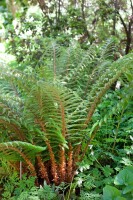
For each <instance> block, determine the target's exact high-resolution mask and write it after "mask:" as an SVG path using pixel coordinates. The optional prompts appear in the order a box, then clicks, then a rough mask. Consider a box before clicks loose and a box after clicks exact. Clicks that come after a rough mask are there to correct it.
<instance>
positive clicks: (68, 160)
mask: <svg viewBox="0 0 133 200" xmlns="http://www.w3.org/2000/svg"><path fill="white" fill-rule="evenodd" d="M105 46H106V47H108V46H109V45H108V44H107V45H105ZM110 46H111V51H112V50H113V48H112V43H111V45H110ZM75 48H77V47H75ZM52 49H53V52H56V51H57V53H56V55H58V56H60V55H61V52H60V50H59V51H58V48H57V49H56V45H55V44H53V46H52ZM103 49H104V52H103V54H102V55H101V59H100V58H99V59H97V53H95V48H91V49H90V50H88V52H87V54H86V55H85V56H84V52H83V51H82V50H81V49H80V50H79V52H80V53H81V55H83V59H82V60H81V62H80V63H79V65H78V67H77V69H76V68H74V70H72V67H73V66H72V65H69V70H68V74H67V75H66V78H65V80H67V78H68V77H70V79H69V81H70V82H68V83H67V84H66V85H67V86H70V87H69V88H68V87H65V86H64V83H63V84H61V83H59V81H56V80H55V81H54V83H52V82H51V83H50V82H47V81H45V80H43V76H42V68H40V69H37V70H36V69H34V70H32V71H31V73H29V72H28V71H25V72H21V71H19V70H16V71H15V70H14V71H13V70H11V69H10V70H8V69H7V70H6V69H4V70H3V69H2V68H1V74H0V92H1V94H2V95H1V97H0V134H1V136H2V135H3V134H5V136H2V137H1V143H0V149H1V152H0V155H1V156H4V157H5V158H7V160H10V161H11V164H12V160H14V162H15V161H16V163H17V161H19V160H22V161H23V163H24V164H23V167H24V170H28V171H29V173H30V172H31V173H32V175H36V176H37V177H38V181H39V180H41V182H42V180H44V179H45V180H46V181H47V183H48V184H50V183H55V184H56V185H58V184H60V183H61V182H71V181H72V180H73V176H74V173H75V170H76V168H77V166H76V163H77V161H79V160H82V159H83V157H84V152H86V149H87V147H88V146H86V147H85V148H83V146H82V144H83V143H84V141H85V140H86V136H87V135H89V137H90V138H89V143H90V142H91V140H92V139H93V137H94V136H95V134H96V131H97V128H98V127H100V125H101V124H102V123H103V122H104V121H106V120H105V118H106V117H107V116H105V117H104V118H103V119H101V120H99V121H98V122H97V123H96V124H92V123H91V120H92V116H93V114H94V112H95V111H96V108H97V106H98V105H99V104H100V102H101V100H102V97H103V96H104V95H105V93H106V91H107V90H108V89H109V88H110V87H111V85H112V84H113V83H114V82H115V81H116V80H117V79H118V78H119V77H120V76H127V78H128V77H129V73H130V71H132V66H133V54H128V55H126V56H124V57H123V58H121V59H119V60H118V61H115V62H113V63H111V61H107V60H105V61H103V60H104V59H103V57H104V55H107V56H105V57H106V58H109V57H108V55H109V52H110V51H106V50H105V49H106V48H103ZM67 50H68V49H67ZM50 51H51V50H50ZM71 51H72V50H71ZM77 51H78V49H77ZM72 52H73V55H72V57H71V56H70V55H69V54H68V58H69V59H70V57H71V58H72V59H70V62H69V63H71V64H72V60H73V57H74V56H77V55H75V54H76V53H75V54H74V51H72ZM58 53H59V54H58ZM52 55H53V54H52ZM58 56H57V58H58ZM57 58H56V56H55V57H54V58H53V62H55V61H56V63H54V64H57ZM54 59H56V60H54ZM66 60H67V59H66ZM75 60H76V59H75ZM58 61H59V59H58ZM60 61H61V60H60ZM87 62H88V63H87ZM96 62H98V63H100V64H98V66H96V68H95V69H94V65H95V63H96ZM65 63H66V65H67V64H68V63H67V62H66V61H65ZM86 63H87V64H86ZM60 64H61V62H60ZM60 66H61V65H60ZM56 67H57V65H56ZM105 68H106V69H105ZM64 69H66V68H65V67H64ZM86 70H87V73H88V74H89V75H87V76H86V77H85V81H86V80H87V79H89V78H90V79H91V78H92V81H90V82H88V83H89V84H90V85H89V87H88V88H87V90H86V88H84V87H81V93H82V94H83V92H86V94H85V95H84V96H85V97H83V98H82V95H81V93H79V94H78V93H77V92H76V86H77V83H76V82H78V81H79V82H81V81H82V79H83V78H84V77H81V75H82V72H83V75H84V74H85V73H86ZM103 72H104V73H103ZM54 74H55V76H56V75H57V71H56V69H55V71H54ZM71 74H72V75H71ZM73 75H76V76H77V77H76V79H77V80H78V81H77V80H76V82H75V81H74V82H73V80H74V79H73V77H72V76H73ZM94 75H96V77H97V78H95V77H94ZM99 75H100V76H99ZM129 79H130V77H129ZM130 82H131V81H130ZM69 84H70V85H69ZM129 87H131V85H130V86H129ZM70 88H71V89H70ZM88 91H89V93H88ZM124 101H125V100H123V102H124ZM121 105H122V103H119V104H118V105H117V106H116V108H115V109H114V111H113V112H115V110H116V109H119V106H121ZM112 110H113V109H112ZM90 126H92V127H91V129H90ZM88 132H89V134H88ZM87 145H88V143H87ZM16 169H18V168H17V165H16Z"/></svg>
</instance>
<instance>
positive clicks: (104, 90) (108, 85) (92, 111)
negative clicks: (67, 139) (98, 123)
mask: <svg viewBox="0 0 133 200" xmlns="http://www.w3.org/2000/svg"><path fill="white" fill-rule="evenodd" d="M121 73H122V71H120V72H118V73H117V74H116V75H115V76H114V77H113V78H112V79H111V80H110V81H109V82H108V83H106V85H105V87H104V88H103V89H102V90H101V91H100V93H99V94H98V96H97V97H96V98H95V100H94V102H93V103H92V105H91V107H90V109H89V112H88V115H87V119H86V121H85V125H84V128H86V127H87V125H88V124H89V122H90V121H91V118H92V115H93V114H94V112H95V109H96V108H97V105H98V104H99V103H100V101H101V98H102V97H103V95H104V94H105V93H106V91H107V90H108V89H109V88H110V87H111V85H112V84H113V83H114V82H115V81H116V80H117V79H118V77H119V76H120V75H121Z"/></svg>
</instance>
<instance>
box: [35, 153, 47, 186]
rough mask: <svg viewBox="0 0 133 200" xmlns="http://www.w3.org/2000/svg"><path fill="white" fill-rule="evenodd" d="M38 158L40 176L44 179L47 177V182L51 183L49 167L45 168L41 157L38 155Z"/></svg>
mask: <svg viewBox="0 0 133 200" xmlns="http://www.w3.org/2000/svg"><path fill="white" fill-rule="evenodd" d="M36 159H37V165H38V167H39V173H38V175H39V177H40V178H42V179H45V180H46V182H47V184H50V181H49V177H48V173H47V169H46V168H45V166H44V163H43V162H42V159H41V157H40V156H37V157H36Z"/></svg>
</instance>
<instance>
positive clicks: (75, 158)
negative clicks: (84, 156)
mask: <svg viewBox="0 0 133 200" xmlns="http://www.w3.org/2000/svg"><path fill="white" fill-rule="evenodd" d="M80 152H81V144H80V145H78V146H77V147H76V148H75V150H74V155H73V169H74V171H76V169H77V166H76V163H77V162H79V159H80V157H79V156H80Z"/></svg>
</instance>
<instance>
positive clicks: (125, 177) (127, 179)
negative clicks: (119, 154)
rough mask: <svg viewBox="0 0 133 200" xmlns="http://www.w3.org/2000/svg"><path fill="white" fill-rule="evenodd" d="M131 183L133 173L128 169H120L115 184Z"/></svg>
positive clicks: (132, 181)
mask: <svg viewBox="0 0 133 200" xmlns="http://www.w3.org/2000/svg"><path fill="white" fill-rule="evenodd" d="M131 183H133V173H132V172H131V171H129V170H128V169H123V170H122V171H120V172H119V174H118V175H117V176H116V177H115V180H114V184H115V185H128V184H131Z"/></svg>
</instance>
